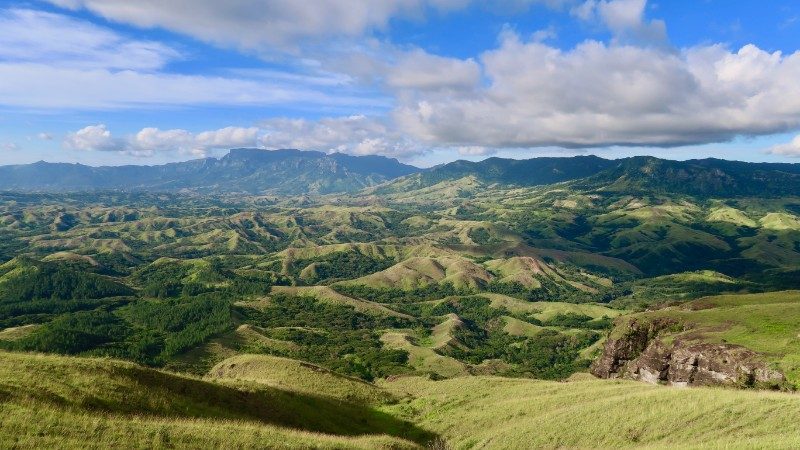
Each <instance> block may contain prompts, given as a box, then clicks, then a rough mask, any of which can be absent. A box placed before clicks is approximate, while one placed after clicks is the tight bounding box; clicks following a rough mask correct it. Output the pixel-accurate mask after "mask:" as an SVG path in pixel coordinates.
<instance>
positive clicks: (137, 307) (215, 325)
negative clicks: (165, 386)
mask: <svg viewBox="0 0 800 450" xmlns="http://www.w3.org/2000/svg"><path fill="white" fill-rule="evenodd" d="M119 315H120V316H121V317H123V318H124V319H125V320H126V321H127V322H128V323H130V324H131V326H132V327H134V328H136V329H137V330H141V331H140V332H138V333H137V334H136V335H135V336H133V337H132V338H131V340H130V341H129V342H128V345H129V349H130V351H131V353H132V356H135V357H134V358H133V359H137V360H140V358H142V357H143V356H144V357H145V358H148V357H149V358H151V359H150V361H148V362H151V363H155V362H163V360H164V359H166V358H168V357H170V356H173V355H176V354H178V353H180V352H181V351H183V350H186V349H189V348H191V347H193V346H196V345H197V344H200V343H202V342H204V341H205V340H206V339H208V338H209V337H211V336H214V335H216V334H219V333H221V332H223V331H226V330H228V329H230V328H231V327H232V325H233V324H232V322H231V306H230V303H229V302H228V301H227V300H226V299H225V298H224V297H222V296H221V295H219V294H205V295H202V296H198V297H195V298H188V299H169V300H160V301H146V300H143V301H138V302H136V303H133V304H131V305H129V306H128V307H126V308H123V309H121V310H120V311H119ZM154 349H159V350H160V351H159V352H158V353H157V354H155V353H153V350H154ZM122 356H124V355H122Z"/></svg>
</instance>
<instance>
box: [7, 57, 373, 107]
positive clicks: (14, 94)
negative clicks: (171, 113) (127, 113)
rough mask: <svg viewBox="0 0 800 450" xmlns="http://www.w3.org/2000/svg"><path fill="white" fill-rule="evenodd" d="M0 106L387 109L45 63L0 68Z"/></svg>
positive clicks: (277, 90)
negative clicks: (311, 106) (230, 106)
mask: <svg viewBox="0 0 800 450" xmlns="http://www.w3.org/2000/svg"><path fill="white" fill-rule="evenodd" d="M0 80H3V82H2V83H0V104H2V105H6V106H16V107H24V108H64V109H112V108H143V107H152V106H159V105H167V106H175V105H178V106H180V105H243V106H246V105H291V106H295V107H298V106H302V105H322V106H324V107H329V108H336V107H344V106H348V107H352V106H361V107H372V108H375V107H385V106H386V103H387V101H386V100H385V99H383V98H380V97H378V98H374V97H372V98H370V97H367V96H359V95H356V94H350V93H349V92H348V90H346V89H343V90H342V93H337V94H328V93H326V92H324V91H322V90H319V89H316V88H306V87H304V86H302V85H301V86H297V85H293V84H292V83H286V82H281V81H275V82H270V81H269V80H266V79H263V78H259V79H245V78H229V77H213V76H204V75H177V74H169V73H141V72H136V71H129V70H126V71H113V70H106V69H97V70H83V69H71V68H61V67H51V66H48V65H44V64H26V63H0Z"/></svg>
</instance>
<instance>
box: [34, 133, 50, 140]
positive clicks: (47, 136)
mask: <svg viewBox="0 0 800 450" xmlns="http://www.w3.org/2000/svg"><path fill="white" fill-rule="evenodd" d="M36 137H37V138H39V139H40V140H42V141H52V140H53V135H52V134H50V133H47V132H44V131H43V132H41V133H39V134H37V135H36Z"/></svg>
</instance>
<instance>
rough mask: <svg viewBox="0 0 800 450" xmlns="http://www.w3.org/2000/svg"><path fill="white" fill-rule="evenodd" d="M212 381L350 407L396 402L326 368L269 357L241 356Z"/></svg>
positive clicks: (222, 366)
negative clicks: (238, 383) (256, 385)
mask: <svg viewBox="0 0 800 450" xmlns="http://www.w3.org/2000/svg"><path fill="white" fill-rule="evenodd" d="M208 378H210V379H213V380H244V381H253V382H256V383H260V384H265V385H268V386H274V387H277V388H283V389H288V390H292V391H295V392H300V393H304V394H309V395H316V396H324V397H329V398H333V399H337V400H342V401H346V402H349V403H358V404H364V405H381V404H386V403H394V402H396V401H397V399H396V398H394V397H393V396H392V395H391V394H390V393H388V392H386V391H385V390H383V389H381V388H379V387H378V386H375V385H374V384H372V383H367V382H365V381H364V380H361V379H358V378H352V377H345V376H343V375H339V374H337V373H334V372H331V371H330V370H327V369H325V368H323V367H320V366H317V365H314V364H309V363H306V362H302V361H297V360H294V359H288V358H279V357H275V356H268V355H238V356H234V357H232V358H228V359H226V360H224V361H222V362H221V363H219V364H217V365H216V366H214V367H213V368H212V369H211V370H210V371H209V373H208Z"/></svg>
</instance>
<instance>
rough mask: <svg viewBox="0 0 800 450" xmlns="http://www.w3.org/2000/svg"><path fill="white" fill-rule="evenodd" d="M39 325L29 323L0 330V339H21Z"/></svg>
mask: <svg viewBox="0 0 800 450" xmlns="http://www.w3.org/2000/svg"><path fill="white" fill-rule="evenodd" d="M39 327H40V325H37V324H31V325H21V326H18V327H10V328H6V329H4V330H0V341H16V340H17V339H22V338H24V337H25V336H27V335H29V334H31V333H33V332H34V331H36V329H37V328H39Z"/></svg>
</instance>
